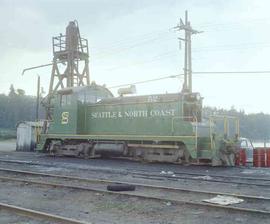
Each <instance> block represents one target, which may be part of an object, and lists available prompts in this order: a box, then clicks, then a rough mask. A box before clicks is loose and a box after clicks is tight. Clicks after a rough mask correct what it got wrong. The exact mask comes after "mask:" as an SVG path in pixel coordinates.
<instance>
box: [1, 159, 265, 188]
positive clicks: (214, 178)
mask: <svg viewBox="0 0 270 224" xmlns="http://www.w3.org/2000/svg"><path fill="white" fill-rule="evenodd" d="M0 162H2V163H16V164H27V165H35V166H37V165H38V166H45V167H57V168H59V167H62V166H61V165H55V164H46V163H38V162H32V161H22V160H6V159H0ZM63 167H65V166H63ZM79 169H80V168H79ZM82 170H85V169H82ZM89 170H91V167H89ZM95 171H99V172H108V170H104V169H102V168H95ZM109 172H110V173H116V174H119V170H109ZM124 173H125V174H130V175H132V176H133V177H136V178H144V179H150V180H151V179H153V180H160V181H162V180H163V181H164V180H165V181H166V180H172V181H178V180H191V181H202V182H214V183H222V184H224V183H227V184H238V185H247V186H258V187H270V179H267V178H255V177H243V176H235V175H234V176H226V175H217V174H208V173H203V174H202V173H196V172H195V173H194V172H173V173H172V174H162V173H158V172H147V171H146V170H138V169H137V170H129V169H126V170H125V171H124Z"/></svg>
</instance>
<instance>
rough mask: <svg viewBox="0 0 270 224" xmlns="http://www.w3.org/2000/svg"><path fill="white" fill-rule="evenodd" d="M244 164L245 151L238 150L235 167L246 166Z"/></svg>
mask: <svg viewBox="0 0 270 224" xmlns="http://www.w3.org/2000/svg"><path fill="white" fill-rule="evenodd" d="M246 163H247V154H246V150H245V149H239V151H238V153H237V154H236V158H235V165H236V166H246Z"/></svg>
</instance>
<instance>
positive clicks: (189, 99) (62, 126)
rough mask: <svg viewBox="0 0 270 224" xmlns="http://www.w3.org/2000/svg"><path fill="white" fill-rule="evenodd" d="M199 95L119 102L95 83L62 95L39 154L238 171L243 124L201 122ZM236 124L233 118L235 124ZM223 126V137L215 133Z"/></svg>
mask: <svg viewBox="0 0 270 224" xmlns="http://www.w3.org/2000/svg"><path fill="white" fill-rule="evenodd" d="M202 101H203V98H202V97H201V96H200V94H199V93H197V92H185V91H182V92H179V93H170V94H155V95H143V96H123V95H120V96H117V97H114V96H113V94H112V93H111V91H110V90H109V89H108V88H106V87H105V86H101V85H97V84H95V83H91V84H90V85H86V86H80V87H69V88H64V89H61V90H58V91H57V93H56V94H55V95H54V97H53V99H52V105H53V113H52V114H53V116H52V121H51V122H50V123H45V126H44V130H43V133H42V134H41V143H40V144H39V148H38V150H41V151H43V152H48V153H50V154H53V155H65V156H78V157H84V158H96V157H131V158H134V159H140V160H145V161H158V162H173V163H187V164H188V163H191V162H196V163H209V164H212V165H227V166H231V165H234V156H235V147H234V145H235V142H236V141H237V137H238V135H239V133H238V132H239V123H238V122H237V121H235V122H234V124H235V125H236V128H235V133H234V134H233V135H231V137H229V135H228V132H229V128H228V124H229V123H228V120H229V118H226V117H210V118H209V119H208V120H204V119H203V118H202ZM231 119H233V118H231ZM216 120H222V121H223V122H224V131H222V132H218V131H217V130H216V128H215V122H216Z"/></svg>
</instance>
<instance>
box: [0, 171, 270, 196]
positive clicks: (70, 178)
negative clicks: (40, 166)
mask: <svg viewBox="0 0 270 224" xmlns="http://www.w3.org/2000/svg"><path fill="white" fill-rule="evenodd" d="M1 171H4V172H10V173H19V174H23V175H25V174H27V175H33V176H43V177H52V178H62V179H67V180H74V181H85V182H91V183H104V184H131V185H135V186H137V187H145V188H150V189H161V190H168V191H185V192H191V193H201V194H211V195H225V196H232V197H241V198H245V199H260V200H270V198H267V197H262V196H251V195H244V194H233V193H224V192H214V191H201V190H192V189H186V188H177V187H167V186H162V185H150V184H141V183H136V182H126V181H115V180H107V179H93V178H82V177H75V176H67V175H58V174H48V173H41V172H32V171H23V170H14V169H5V168H0V172H1ZM1 178H6V177H4V176H0V179H1ZM7 178H9V177H7ZM24 178H25V176H24ZM26 181H27V180H26Z"/></svg>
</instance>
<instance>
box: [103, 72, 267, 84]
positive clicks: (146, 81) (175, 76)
mask: <svg viewBox="0 0 270 224" xmlns="http://www.w3.org/2000/svg"><path fill="white" fill-rule="evenodd" d="M193 74H269V75H270V70H269V71H267V70H265V71H205V72H193ZM181 76H184V74H178V75H169V76H163V77H159V78H155V79H148V80H144V81H138V82H133V83H127V84H121V85H117V86H110V87H108V89H114V88H120V87H125V86H129V85H137V84H144V83H148V82H155V81H160V80H163V79H169V78H179V77H181ZM195 77H196V76H195Z"/></svg>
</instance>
